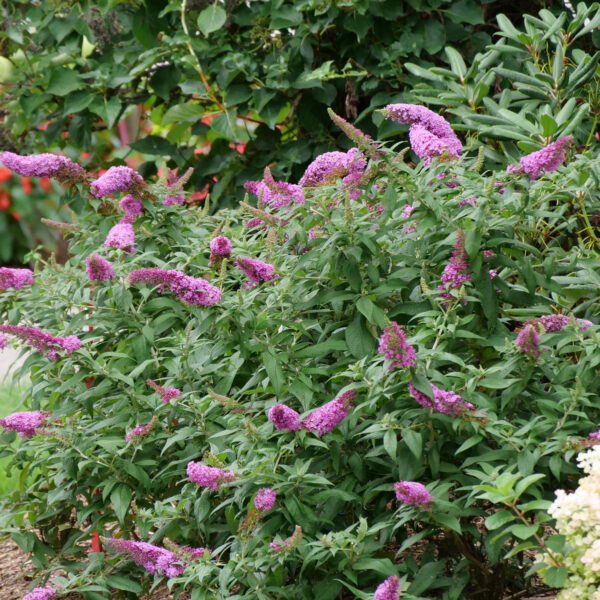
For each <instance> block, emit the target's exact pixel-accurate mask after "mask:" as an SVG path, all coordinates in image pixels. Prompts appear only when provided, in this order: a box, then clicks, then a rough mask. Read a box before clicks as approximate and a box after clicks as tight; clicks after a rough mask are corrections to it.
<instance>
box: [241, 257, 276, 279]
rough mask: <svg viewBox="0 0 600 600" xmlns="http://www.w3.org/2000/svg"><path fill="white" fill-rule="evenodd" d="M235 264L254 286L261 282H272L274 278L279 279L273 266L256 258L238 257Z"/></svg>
mask: <svg viewBox="0 0 600 600" xmlns="http://www.w3.org/2000/svg"><path fill="white" fill-rule="evenodd" d="M235 264H236V265H237V266H238V267H239V269H240V270H241V271H243V272H244V273H245V274H246V276H247V277H248V279H250V281H251V282H252V283H254V284H256V283H260V282H261V281H272V280H273V279H275V278H276V277H279V275H278V274H277V273H275V267H274V266H273V265H270V264H269V263H265V262H263V261H262V260H259V259H258V258H247V257H246V256H238V257H237V259H236V261H235ZM247 287H249V286H247Z"/></svg>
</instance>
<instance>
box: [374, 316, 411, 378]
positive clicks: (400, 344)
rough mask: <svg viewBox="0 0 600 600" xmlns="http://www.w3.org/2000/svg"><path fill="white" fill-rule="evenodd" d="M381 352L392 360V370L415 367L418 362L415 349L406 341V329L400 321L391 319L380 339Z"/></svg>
mask: <svg viewBox="0 0 600 600" xmlns="http://www.w3.org/2000/svg"><path fill="white" fill-rule="evenodd" d="M379 353H380V354H383V355H384V357H385V358H386V359H388V360H391V361H392V362H391V363H390V367H389V368H390V371H393V370H394V369H395V368H397V367H400V368H405V367H414V366H415V365H416V364H417V353H416V352H415V349H414V348H413V347H412V346H410V345H408V344H407V343H406V337H405V336H404V331H403V329H402V327H401V326H400V325H398V323H396V322H395V321H391V322H390V324H389V325H388V326H387V327H386V328H385V329H384V330H383V335H382V336H381V339H380V340H379Z"/></svg>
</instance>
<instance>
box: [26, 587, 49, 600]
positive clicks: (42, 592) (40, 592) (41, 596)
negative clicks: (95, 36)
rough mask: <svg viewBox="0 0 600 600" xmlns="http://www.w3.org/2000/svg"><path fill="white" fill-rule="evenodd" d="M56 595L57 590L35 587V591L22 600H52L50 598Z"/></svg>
mask: <svg viewBox="0 0 600 600" xmlns="http://www.w3.org/2000/svg"><path fill="white" fill-rule="evenodd" d="M56 593H57V590H55V589H54V588H53V587H50V586H46V587H43V588H42V587H35V588H33V590H31V592H29V594H25V596H23V598H22V600H50V598H52V597H53V596H55V595H56Z"/></svg>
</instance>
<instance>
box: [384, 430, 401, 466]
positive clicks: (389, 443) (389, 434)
mask: <svg viewBox="0 0 600 600" xmlns="http://www.w3.org/2000/svg"><path fill="white" fill-rule="evenodd" d="M383 447H384V448H385V451H386V452H387V453H388V455H389V457H390V458H391V459H392V460H395V459H396V450H397V449H398V440H397V439H396V432H395V431H394V430H393V429H388V430H387V431H386V432H385V435H384V436H383Z"/></svg>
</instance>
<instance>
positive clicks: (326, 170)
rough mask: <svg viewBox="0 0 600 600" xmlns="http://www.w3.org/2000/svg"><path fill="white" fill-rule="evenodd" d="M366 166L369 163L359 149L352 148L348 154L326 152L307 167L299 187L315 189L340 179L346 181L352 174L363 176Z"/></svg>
mask: <svg viewBox="0 0 600 600" xmlns="http://www.w3.org/2000/svg"><path fill="white" fill-rule="evenodd" d="M366 165H367V161H366V160H365V159H364V157H363V156H362V154H361V153H360V151H359V149H358V148H350V150H348V152H325V153H324V154H320V155H319V156H317V158H315V159H314V160H313V161H312V162H311V163H310V164H309V165H308V167H306V171H304V175H302V177H301V178H300V181H298V185H299V186H301V187H315V186H319V185H328V184H331V183H335V181H336V180H337V179H340V178H341V179H342V181H344V180H345V178H346V177H347V176H349V175H351V174H356V173H359V174H361V175H362V174H363V172H364V170H365V167H366Z"/></svg>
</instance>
